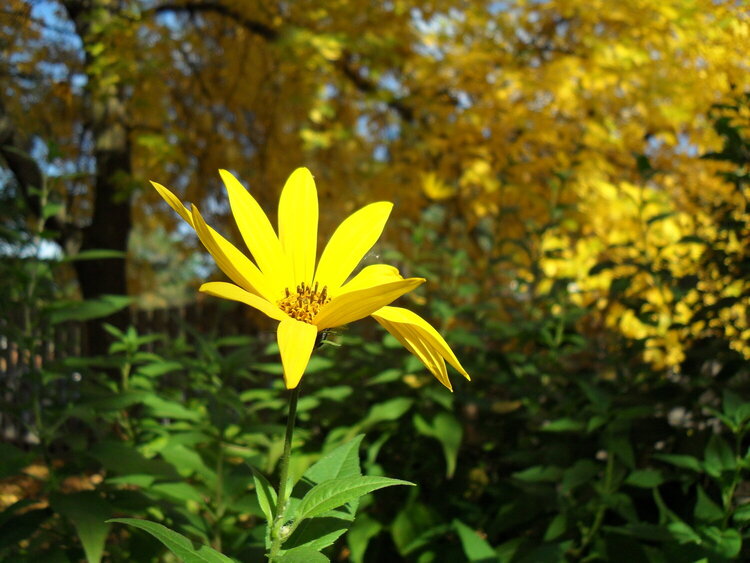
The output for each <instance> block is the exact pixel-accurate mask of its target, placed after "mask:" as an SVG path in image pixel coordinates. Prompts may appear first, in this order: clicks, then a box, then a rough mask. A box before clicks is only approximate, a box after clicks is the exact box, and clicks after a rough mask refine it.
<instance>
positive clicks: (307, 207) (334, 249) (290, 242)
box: [151, 168, 469, 390]
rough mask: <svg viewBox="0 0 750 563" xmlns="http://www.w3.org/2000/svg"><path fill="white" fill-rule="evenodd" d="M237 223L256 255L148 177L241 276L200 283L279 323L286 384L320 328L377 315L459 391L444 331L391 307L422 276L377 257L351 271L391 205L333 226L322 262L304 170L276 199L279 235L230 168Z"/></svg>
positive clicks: (225, 267)
mask: <svg viewBox="0 0 750 563" xmlns="http://www.w3.org/2000/svg"><path fill="white" fill-rule="evenodd" d="M219 173H220V174H221V178H222V180H224V184H225V186H226V188H227V193H228V194H229V203H230V206H231V208H232V214H233V215H234V218H235V221H237V226H238V227H239V230H240V233H241V235H242V238H243V239H244V240H245V244H246V245H247V247H248V249H249V250H250V253H251V254H252V256H253V258H254V259H255V261H254V262H253V261H252V260H250V258H248V257H247V256H245V255H244V254H243V253H242V252H240V251H239V250H238V249H237V248H236V247H235V246H234V245H232V244H231V243H230V242H229V241H227V240H226V239H225V238H224V237H222V236H221V235H220V234H219V233H217V232H216V231H215V230H214V229H212V228H211V227H209V226H208V225H207V224H206V223H205V221H204V220H203V217H202V216H201V214H200V212H199V211H198V208H197V207H196V206H195V205H193V206H192V208H191V210H188V209H187V208H186V207H185V206H184V205H183V204H182V203H181V202H180V200H179V199H177V197H176V196H175V195H174V194H173V193H172V192H170V191H169V190H168V189H167V188H165V187H164V186H162V185H161V184H157V183H156V182H151V183H152V184H153V186H154V187H155V188H156V190H157V191H158V192H159V194H160V195H161V196H162V197H163V198H164V199H165V200H166V202H167V203H168V204H169V205H170V206H171V207H172V209H174V210H175V211H176V212H177V213H178V214H179V215H180V217H182V218H183V219H184V220H185V221H187V223H188V224H190V226H192V227H193V228H194V229H195V231H196V233H198V238H200V241H201V242H202V243H203V245H204V246H205V247H206V249H207V250H208V252H209V253H210V254H211V256H213V258H214V260H216V263H217V264H218V266H219V268H220V269H221V270H222V271H223V272H224V273H225V274H226V275H227V277H229V279H231V280H232V281H233V282H234V283H226V282H209V283H204V284H203V285H202V286H201V287H200V291H203V292H205V293H208V294H209V295H214V296H216V297H222V298H224V299H231V300H233V301H240V302H242V303H245V304H246V305H249V306H250V307H254V308H256V309H258V310H259V311H261V312H263V313H265V314H266V315H268V316H269V317H271V318H272V319H276V320H277V321H280V322H279V328H278V332H277V338H278V342H279V350H280V352H281V362H282V364H283V366H284V382H285V383H286V387H287V388H288V389H294V388H295V387H297V385H299V382H300V379H301V378H302V375H303V374H304V372H305V368H306V367H307V364H308V362H309V360H310V355H311V354H312V351H313V349H314V347H315V344H316V341H317V340H318V333H319V332H320V331H322V330H325V329H329V328H333V327H337V326H341V325H345V324H348V323H351V322H354V321H356V320H359V319H362V318H364V317H366V316H368V315H371V316H372V317H373V318H374V319H375V320H376V321H378V322H379V323H380V324H381V325H382V326H383V327H385V329H386V330H387V331H388V332H390V333H391V334H392V335H393V336H395V337H396V338H397V339H398V340H399V341H400V342H401V344H403V345H404V346H405V347H406V349H407V350H409V351H410V352H411V353H412V354H414V355H415V356H417V357H418V358H419V359H420V360H421V361H422V363H424V365H425V366H426V367H427V369H429V370H430V371H431V372H432V374H433V375H434V376H435V377H436V378H437V379H438V381H440V383H442V384H443V385H445V386H446V387H447V388H448V389H451V390H452V387H451V383H450V381H449V379H448V372H447V369H446V366H445V362H446V361H447V362H448V363H449V364H451V365H452V366H453V367H455V368H456V369H457V370H458V371H459V372H460V373H461V374H462V375H463V376H464V377H466V379H469V374H468V373H466V370H464V368H463V367H462V366H461V364H460V363H459V361H458V359H457V358H456V356H455V355H454V354H453V352H452V351H451V349H450V347H449V346H448V344H447V343H446V342H445V340H444V339H443V337H442V336H440V334H439V333H438V332H437V331H436V330H435V329H434V328H433V327H432V326H430V324H429V323H428V322H427V321H425V320H424V319H422V318H421V317H420V316H419V315H417V314H416V313H413V312H412V311H409V310H407V309H402V308H400V307H389V306H388V305H389V304H390V303H391V302H392V301H394V300H396V299H397V298H398V297H400V296H402V295H403V294H405V293H408V292H409V291H411V290H413V289H414V288H416V287H417V286H419V285H420V284H422V283H424V281H425V280H424V279H423V278H406V279H404V278H403V277H401V275H400V274H399V272H398V270H397V269H396V268H394V267H393V266H388V265H386V264H375V265H371V266H367V267H365V268H363V269H362V270H361V271H360V272H359V273H357V274H356V275H355V276H354V277H353V278H351V279H350V280H349V281H347V279H348V278H349V276H350V275H351V273H352V272H353V271H354V269H355V268H356V267H357V264H359V262H360V260H361V259H362V257H363V256H364V255H365V254H366V253H367V252H368V251H369V250H370V248H372V246H373V245H374V244H375V242H376V241H377V240H378V238H379V237H380V234H381V233H382V232H383V228H384V227H385V223H386V221H387V220H388V216H389V215H390V213H391V209H392V208H393V204H392V203H390V202H386V201H380V202H377V203H371V204H370V205H367V206H365V207H363V208H362V209H360V210H359V211H356V212H355V213H353V214H352V215H350V216H349V217H348V218H347V219H346V220H345V221H344V222H343V223H341V225H339V227H338V228H337V229H336V231H335V232H334V233H333V236H332V237H331V239H330V241H329V242H328V244H327V245H326V247H325V249H324V250H323V254H322V255H321V256H320V260H319V261H318V264H317V268H316V265H315V258H316V255H317V240H318V194H317V190H316V189H315V181H314V180H313V177H312V174H310V171H309V170H308V169H307V168H298V169H297V170H295V171H294V172H293V173H292V175H291V176H290V177H289V179H288V180H287V182H286V184H285V185H284V189H283V191H282V192H281V199H280V200H279V232H278V236H277V234H276V231H274V229H273V227H272V226H271V222H270V221H269V220H268V217H267V216H266V214H265V213H264V212H263V210H262V209H261V207H260V205H258V202H257V201H255V199H254V198H253V197H252V196H251V195H250V194H249V193H248V191H247V190H246V189H245V188H244V187H243V186H242V184H240V182H239V181H238V180H237V179H236V178H235V177H234V176H233V175H232V174H231V173H229V172H227V171H226V170H220V171H219Z"/></svg>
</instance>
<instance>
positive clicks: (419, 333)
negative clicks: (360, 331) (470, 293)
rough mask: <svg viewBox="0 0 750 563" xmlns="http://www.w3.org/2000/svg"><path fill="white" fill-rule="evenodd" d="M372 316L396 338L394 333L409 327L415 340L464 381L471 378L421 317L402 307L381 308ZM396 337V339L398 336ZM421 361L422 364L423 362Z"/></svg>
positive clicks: (451, 351) (440, 338) (440, 337)
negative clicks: (440, 358) (432, 352)
mask: <svg viewBox="0 0 750 563" xmlns="http://www.w3.org/2000/svg"><path fill="white" fill-rule="evenodd" d="M372 316H373V318H374V319H375V320H376V321H378V322H379V323H380V324H381V325H383V327H384V328H385V329H386V330H388V332H390V333H391V334H393V335H394V336H396V332H398V331H401V332H402V333H403V332H405V331H406V330H407V328H408V327H411V329H412V330H413V334H415V335H416V338H417V339H418V340H419V341H420V342H423V343H424V344H425V345H426V346H428V347H430V348H432V349H433V350H434V351H435V352H437V353H438V354H439V355H440V356H441V357H443V358H445V360H446V361H447V362H448V363H449V364H450V365H452V366H453V367H454V368H456V370H458V372H459V373H460V374H461V375H463V376H464V377H465V378H466V379H469V380H470V379H471V377H469V374H468V373H467V372H466V370H465V369H464V368H463V366H462V365H461V363H460V362H459V361H458V358H456V355H455V354H454V353H453V350H451V349H450V346H448V343H447V342H446V341H445V339H444V338H443V337H442V336H440V333H439V332H438V331H437V330H435V329H434V328H433V327H432V325H430V323H428V322H427V321H425V320H424V319H423V318H422V317H420V316H419V315H417V314H416V313H414V312H413V311H409V310H408V309H404V308H402V307H383V308H382V309H380V310H378V311H376V312H374V313H373V314H372ZM389 327H390V328H389ZM394 331H396V332H394ZM396 337H397V338H398V336H396ZM416 355H417V357H419V359H420V360H422V358H421V357H420V356H419V354H416ZM422 361H423V362H424V360H422ZM425 365H427V367H428V368H429V367H430V366H429V365H428V364H427V363H425ZM430 371H432V370H430ZM433 373H434V372H433ZM435 376H436V377H437V374H435ZM438 379H439V378H438Z"/></svg>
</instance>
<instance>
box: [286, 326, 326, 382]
mask: <svg viewBox="0 0 750 563" xmlns="http://www.w3.org/2000/svg"><path fill="white" fill-rule="evenodd" d="M276 336H277V338H278V341H279V352H281V363H282V364H283V365H284V383H286V388H287V389H294V388H295V387H297V385H299V381H300V379H302V375H303V374H304V373H305V369H306V368H307V363H308V362H309V361H310V355H311V354H312V351H313V347H314V346H315V339H316V338H317V336H318V330H317V329H316V328H315V325H311V324H308V323H303V322H302V321H298V320H295V319H284V320H283V321H281V322H280V323H279V330H278V332H277V334H276Z"/></svg>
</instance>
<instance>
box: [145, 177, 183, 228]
mask: <svg viewBox="0 0 750 563" xmlns="http://www.w3.org/2000/svg"><path fill="white" fill-rule="evenodd" d="M151 185H152V186H154V188H156V191H157V192H159V195H160V196H161V197H163V198H164V201H166V202H167V203H168V204H169V207H171V208H172V209H174V210H175V211H176V212H177V214H178V215H179V216H180V217H182V218H183V219H184V220H185V222H187V224H188V225H190V226H191V227H192V226H193V218H192V217H191V216H190V212H189V211H188V210H187V209H186V208H185V206H184V205H183V204H182V202H181V201H180V200H179V199H178V198H177V196H176V195H174V194H173V193H172V192H170V191H169V190H168V189H167V188H165V187H164V186H162V185H161V184H157V183H156V182H151Z"/></svg>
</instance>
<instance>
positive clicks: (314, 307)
mask: <svg viewBox="0 0 750 563" xmlns="http://www.w3.org/2000/svg"><path fill="white" fill-rule="evenodd" d="M284 292H285V293H286V297H284V298H283V299H280V300H279V301H278V302H277V304H278V306H279V309H281V310H282V311H284V312H285V313H286V314H287V315H289V316H290V317H292V318H293V319H296V320H298V321H302V322H303V323H308V324H313V319H314V318H315V316H316V315H317V314H318V311H320V308H321V307H322V306H323V305H325V304H326V303H328V302H329V301H330V300H331V298H330V297H328V289H327V288H326V287H323V289H322V290H321V291H318V282H315V285H314V286H309V285H307V284H306V283H305V282H302V283H301V284H299V285H298V286H297V289H296V290H295V291H294V292H291V291H289V288H288V287H287V288H286V289H284Z"/></svg>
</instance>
